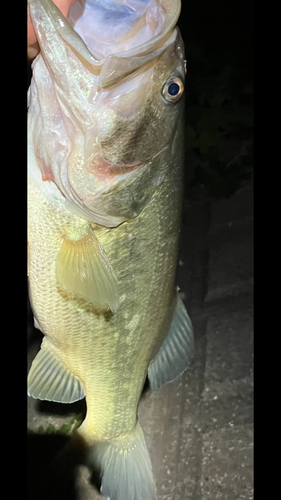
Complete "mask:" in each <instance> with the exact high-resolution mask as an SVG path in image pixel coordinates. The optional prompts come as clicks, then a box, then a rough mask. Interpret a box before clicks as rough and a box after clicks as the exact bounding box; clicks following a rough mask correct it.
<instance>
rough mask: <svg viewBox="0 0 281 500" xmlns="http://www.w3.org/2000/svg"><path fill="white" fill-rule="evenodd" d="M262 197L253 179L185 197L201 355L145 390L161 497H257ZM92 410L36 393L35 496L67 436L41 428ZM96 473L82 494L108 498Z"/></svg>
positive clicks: (186, 292) (184, 266)
mask: <svg viewBox="0 0 281 500" xmlns="http://www.w3.org/2000/svg"><path fill="white" fill-rule="evenodd" d="M252 202H253V192H252V181H247V182H245V183H244V184H243V185H242V187H241V188H240V189H239V190H238V191H237V192H236V193H234V194H233V195H232V196H231V197H230V198H228V199H222V200H210V199H209V198H208V197H203V198H201V199H200V200H197V201H196V200H193V201H192V202H188V201H186V202H185V206H184V220H183V230H182V244H181V251H180V258H179V267H178V285H179V286H180V293H182V296H183V299H184V302H185V304H186V306H187V308H188V311H189V314H190V316H191V319H192V321H193V325H194V330H195V349H196V354H195V358H194V361H193V363H192V365H191V367H190V369H189V370H188V371H187V372H186V373H185V374H184V375H183V376H182V377H181V378H180V379H179V380H178V381H175V382H173V383H172V384H168V385H166V386H165V387H163V388H162V389H160V390H158V391H155V392H153V391H151V390H147V391H145V392H144V394H143V396H142V398H141V401H140V406H139V419H140V422H141V424H142V427H143V430H144V434H145V437H146V441H147V445H148V448H149V450H150V454H151V460H152V464H153V469H154V474H155V478H156V482H157V488H158V495H159V500H188V499H190V500H215V499H223V500H243V499H245V500H252V499H253V442H252V434H253V416H252V407H253V359H252V358H253V345H252V344H253V332H252V329H253V323H252V293H253V291H252V286H253V273H252V260H253V259H252V232H253V227H252V223H253V206H252ZM29 334H30V337H29V351H28V354H29V364H30V363H31V361H32V359H33V357H34V356H35V354H36V352H37V350H38V348H39V344H40V336H38V333H37V334H35V333H34V331H33V328H32V326H31V324H29ZM61 407H63V409H61ZM65 407H67V409H65ZM83 410H84V406H83V402H79V403H77V404H76V403H75V405H56V404H54V403H45V402H44V403H42V402H38V401H35V400H32V399H31V398H28V415H29V416H28V426H29V429H31V430H33V431H34V432H35V433H34V434H31V435H29V449H30V457H29V462H30V478H29V479H30V483H29V484H30V487H29V500H37V499H38V500H39V499H40V500H42V499H43V497H44V494H43V490H42V485H41V484H40V478H41V476H43V475H44V470H45V469H44V466H45V464H46V462H48V460H49V457H51V456H52V453H54V451H50V449H51V448H52V450H55V449H59V448H60V447H61V446H62V442H63V437H61V441H60V436H58V435H51V434H50V435H44V431H43V433H38V429H39V427H40V426H43V428H45V429H46V428H47V427H48V426H50V424H51V425H53V426H54V427H55V428H57V429H58V428H60V427H61V426H62V425H63V424H64V423H65V422H66V421H69V419H70V417H73V416H74V415H75V413H77V412H78V413H79V412H81V411H82V412H83ZM72 425H75V421H74V422H72ZM43 455H44V458H42V456H43ZM88 478H89V472H88V470H87V469H86V468H84V467H80V469H79V479H78V483H79V491H80V496H79V500H80V499H81V500H99V499H102V498H103V497H101V496H100V494H99V493H98V492H97V491H96V490H94V489H93V487H92V486H90V485H89V481H88ZM44 498H45V497H44ZM53 498H54V497H53ZM53 498H52V500H53ZM58 498H61V499H62V498H63V499H65V500H74V499H75V498H76V497H75V494H74V493H73V491H72V493H71V492H69V493H66V492H65V494H61V495H60V497H59V496H58Z"/></svg>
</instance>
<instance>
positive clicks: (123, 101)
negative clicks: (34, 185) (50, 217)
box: [28, 0, 184, 227]
mask: <svg viewBox="0 0 281 500" xmlns="http://www.w3.org/2000/svg"><path fill="white" fill-rule="evenodd" d="M28 1H29V4H30V13H31V17H32V21H33V25H34V29H35V31H36V34H37V38H38V42H39V45H40V49H41V51H40V54H39V56H38V57H37V58H36V59H35V61H34V62H33V83H32V85H31V92H30V108H29V109H30V118H29V130H30V131H32V140H31V143H32V149H33V151H34V155H35V157H36V161H37V165H38V166H39V168H40V169H41V174H42V178H43V180H49V181H51V182H53V183H55V184H56V186H57V188H58V189H59V191H60V192H61V194H62V195H63V197H64V198H65V200H66V203H67V206H68V208H69V209H70V208H72V209H73V210H74V209H75V210H76V211H77V210H78V211H79V214H80V215H81V216H83V214H84V216H85V218H87V219H89V220H91V221H92V222H95V223H98V224H101V225H105V226H107V227H114V226H116V225H118V224H120V223H121V222H124V221H126V220H129V219H131V218H133V217H136V216H137V215H138V214H139V213H140V211H141V210H142V209H143V208H144V206H145V205H146V204H147V203H148V201H149V200H150V199H151V197H152V195H153V193H154V191H155V189H156V187H157V186H158V185H159V184H160V183H161V182H163V179H164V173H163V172H164V170H165V165H166V164H167V162H168V161H169V156H170V155H171V154H172V153H171V152H172V151H173V141H174V136H175V131H176V129H177V122H178V119H177V116H178V114H179V112H180V108H179V110H178V111H177V105H176V106H175V107H174V108H173V107H172V106H169V105H168V106H167V105H166V104H165V103H164V102H163V98H162V88H163V85H164V83H165V81H166V80H167V79H169V78H170V77H171V76H172V75H174V74H175V75H176V77H178V76H182V74H183V76H182V78H183V79H184V72H183V51H182V41H181V37H180V34H179V32H178V30H177V28H176V22H177V20H178V17H179V14H180V2H179V1H172V2H171V0H76V1H75V2H74V3H73V5H72V6H71V8H70V10H69V14H68V18H67V19H66V18H65V17H64V16H63V15H62V13H61V12H60V11H59V9H58V8H57V7H56V6H55V5H54V3H53V2H52V1H51V0H28ZM135 207H137V209H136V208H135ZM75 210H74V211H75Z"/></svg>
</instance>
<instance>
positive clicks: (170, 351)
mask: <svg viewBox="0 0 281 500" xmlns="http://www.w3.org/2000/svg"><path fill="white" fill-rule="evenodd" d="M193 354H194V338H193V328H192V324H191V320H190V318H189V316H188V314H187V311H186V309H185V306H184V303H183V302H182V300H181V299H180V298H179V297H177V303H176V308H175V314H174V317H173V320H172V324H171V327H170V330H169V333H168V335H167V337H166V338H165V340H164V342H163V344H162V345H161V347H160V349H159V352H158V353H157V355H156V356H155V358H154V359H153V360H152V361H151V363H150V365H149V368H148V378H149V382H150V386H151V388H152V389H158V388H159V387H162V385H164V384H166V383H168V382H173V380H175V379H177V378H178V377H179V376H180V375H181V374H182V373H183V372H184V371H185V370H186V368H187V367H188V365H189V364H190V362H191V360H192V358H193Z"/></svg>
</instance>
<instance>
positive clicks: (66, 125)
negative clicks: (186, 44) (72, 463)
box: [28, 0, 193, 500]
mask: <svg viewBox="0 0 281 500" xmlns="http://www.w3.org/2000/svg"><path fill="white" fill-rule="evenodd" d="M29 3H30V13H31V16H32V20H33V24H34V28H35V31H36V32H37V36H38V40H39V44H40V49H41V52H40V54H39V55H38V57H37V58H36V60H35V61H34V63H33V79H32V82H31V88H30V92H29V95H30V99H29V103H30V107H29V113H28V129H29V146H28V164H29V165H28V170H29V173H28V270H29V293H30V298H31V304H32V309H33V311H34V316H35V318H36V319H35V322H36V325H37V326H38V327H39V328H40V330H41V331H42V332H43V334H44V338H43V341H42V345H41V349H40V351H39V353H38V354H37V356H36V357H35V359H34V360H33V363H32V366H31V369H30V372H29V375H28V394H29V395H30V396H32V397H35V398H38V399H42V400H44V399H46V400H50V401H56V402H62V403H72V402H74V401H77V400H79V399H82V398H83V397H85V398H86V405H87V412H86V417H85V420H84V422H83V423H82V425H81V426H80V428H79V429H78V430H77V433H76V439H78V438H79V439H80V440H82V441H83V443H84V446H85V449H86V450H87V463H88V466H89V467H90V468H92V467H93V468H94V469H96V468H98V469H99V470H100V473H101V476H102V481H101V484H102V486H101V491H102V494H103V495H105V496H107V497H110V499H111V500H156V498H157V496H156V490H155V483H154V479H153V473H152V466H151V462H150V458H149V454H148V450H147V447H146V444H145V440H144V436H143V432H142V429H141V426H140V423H139V422H138V419H137V407H138V403H139V399H140V396H141V392H142V389H143V385H144V382H145V379H146V376H147V374H148V377H149V381H150V384H151V387H152V388H155V389H156V388H158V387H161V386H162V385H163V384H165V383H167V382H171V381H172V380H174V379H175V378H177V377H178V376H180V374H181V373H182V372H183V371H184V370H185V369H186V367H187V366H188V365H189V363H190V361H191V359H192V356H193V330H192V325H191V322H190V319H189V317H188V314H187V312H186V310H185V307H184V304H183V303H182V301H181V299H180V298H179V296H178V295H177V290H176V283H175V272H176V265H177V252H178V241H179V230H180V223H181V206H182V191H183V109H184V100H183V97H182V93H183V88H184V84H183V82H184V74H185V73H184V49H183V42H182V39H181V36H180V33H179V31H178V30H177V29H176V28H175V23H176V21H177V18H178V15H179V10H180V4H179V2H178V1H176V0H174V1H170V0H159V1H157V0H153V1H151V2H140V1H139V0H126V3H125V4H126V5H127V7H128V6H130V7H132V6H133V5H134V8H136V9H137V8H140V6H141V5H142V6H141V8H140V11H139V12H137V11H136V16H135V17H136V19H138V18H139V17H140V16H142V13H143V10H142V9H145V10H146V14H147V15H146V16H144V17H143V19H142V23H144V26H145V23H147V26H146V27H147V28H148V29H144V30H143V31H142V29H141V30H139V27H140V26H139V25H135V26H133V28H132V30H131V32H129V34H127V35H126V46H127V45H129V46H130V44H131V49H132V50H131V51H130V50H127V51H125V52H123V53H122V52H120V50H122V48H121V47H122V44H121V45H118V44H119V42H118V43H117V41H116V40H115V38H114V37H115V35H116V33H115V31H114V30H106V31H105V32H104V33H103V41H104V39H105V38H106V40H107V43H108V44H109V47H111V51H113V52H112V53H110V54H109V55H108V56H106V55H104V56H102V57H101V58H100V59H98V58H97V57H96V56H97V54H95V53H92V52H90V49H89V47H88V46H87V36H88V35H89V33H90V35H91V39H94V38H95V40H98V36H99V33H98V30H96V31H95V21H96V20H95V18H94V15H93V13H94V10H93V11H92V10H91V6H93V5H94V4H95V5H96V4H97V2H91V1H89V0H88V1H86V10H85V15H83V12H80V20H79V22H78V21H77V19H76V21H77V26H78V28H79V29H78V28H77V31H78V32H79V34H80V36H81V37H82V40H84V42H85V43H84V42H83V41H82V40H81V38H80V37H79V36H78V35H77V33H76V32H75V30H74V29H73V26H74V28H76V24H75V23H76V21H75V15H76V17H77V11H76V14H75V11H73V10H72V13H71V16H70V18H69V19H70V20H71V23H68V21H67V20H66V19H65V18H64V17H63V16H62V14H61V13H60V12H59V11H58V9H57V8H56V7H55V6H54V4H53V3H52V2H51V0H29ZM111 4H112V6H114V7H116V8H117V3H116V4H115V3H114V2H107V8H108V9H109V11H110V8H111V7H110V5H111ZM125 4H124V6H125ZM79 5H80V7H81V5H82V4H79ZM79 5H78V3H76V8H77V6H78V7H79ZM80 7H79V8H80ZM118 8H119V7H118ZM149 9H152V10H151V11H149ZM119 12H120V11H119ZM74 14H75V15H74ZM111 14H114V12H113V11H112V12H111ZM81 16H82V17H81ZM78 17H79V16H78ZM109 17H110V16H109ZM113 17H114V15H113ZM152 17H153V19H154V24H153V26H154V27H153V29H155V32H154V34H153V33H152V32H151V29H152V28H151V26H152V25H151V24H150V22H151V18H152ZM132 19H133V17H132ZM132 19H131V20H132ZM142 26H143V25H142ZM117 31H118V26H117ZM86 32H87V33H86ZM130 33H131V36H130ZM136 33H138V36H139V39H138V43H139V42H141V37H142V34H143V37H144V38H143V43H142V44H141V45H140V46H136V40H137V39H136V37H135V35H136ZM144 33H145V35H144ZM149 33H150V34H149ZM115 42H116V43H115ZM114 50H116V51H117V52H116V54H115V53H114ZM118 50H119V52H118ZM170 82H174V86H173V87H172V91H171V94H169V85H170ZM175 89H176V90H178V93H179V95H178V96H177V95H176V93H175ZM170 98H171V99H170ZM49 103H50V104H51V105H50V106H49ZM131 103H133V106H132V107H131ZM71 443H72V444H71V446H72V445H73V446H74V448H75V443H77V441H76V440H75V439H74V441H71ZM66 453H67V451H66Z"/></svg>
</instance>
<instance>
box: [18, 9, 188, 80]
mask: <svg viewBox="0 0 281 500" xmlns="http://www.w3.org/2000/svg"><path fill="white" fill-rule="evenodd" d="M28 2H29V5H30V12H31V16H32V17H33V16H38V15H39V16H41V17H42V16H43V17H42V19H43V18H44V16H47V17H46V19H45V18H44V21H46V20H47V23H48V24H49V26H50V27H52V30H55V32H56V33H57V34H59V36H60V39H61V40H62V41H63V42H64V43H65V44H66V46H67V47H68V48H69V49H70V50H72V52H73V53H74V54H75V55H76V56H77V57H78V58H79V59H80V61H81V62H82V63H83V64H84V65H85V66H86V67H87V69H88V70H90V71H91V72H92V73H93V74H96V75H99V86H100V87H101V88H108V87H110V86H112V85H115V84H116V83H117V82H118V81H119V80H120V79H123V78H125V77H126V76H128V75H130V74H132V73H134V72H135V71H137V70H138V69H139V68H141V67H143V66H144V65H145V64H148V63H149V62H151V61H153V60H154V59H156V58H157V57H158V56H159V55H161V54H162V52H163V51H164V50H165V49H166V48H167V46H168V45H170V44H171V40H170V38H171V36H172V35H173V34H174V32H175V26H176V23H177V20H178V18H179V15H180V10H181V2H180V0H160V1H156V0H142V1H141V2H140V1H139V0H125V1H124V2H122V1H117V0H106V1H104V2H100V1H98V0H76V2H74V4H73V5H72V6H71V7H70V9H69V13H68V18H67V19H66V18H65V17H64V16H63V14H62V13H61V12H60V10H59V9H58V8H57V7H56V6H55V4H54V3H53V2H52V1H51V0H28ZM141 6H142V8H141ZM121 7H123V11H122V9H121ZM102 9H103V10H102ZM153 9H154V11H153ZM138 11H139V12H138ZM120 12H121V14H122V13H123V14H122V15H123V19H122V21H123V24H122V23H121V24H120V29H119V31H118V30H115V40H114V39H112V30H113V31H114V27H115V26H117V25H118V24H119V21H118V23H117V22H116V16H117V15H118V14H119V16H120ZM97 14H98V15H97ZM110 14H111V17H110ZM126 14H127V18H128V19H131V21H132V22H131V23H130V22H128V26H129V28H130V29H128V30H127V32H125V33H121V31H122V26H124V19H125V17H126ZM114 16H115V17H114ZM95 18H96V22H95ZM100 19H102V20H103V22H102V23H101V27H99V24H100V23H99V21H100ZM133 21H134V22H133ZM110 22H111V24H110ZM125 24H126V23H125ZM144 25H146V28H147V31H146V33H144V30H143V27H144ZM148 28H150V29H148ZM101 30H102V31H103V33H101ZM120 30H121V31H120ZM105 32H106V33H108V37H107V38H106V37H105ZM96 33H98V35H95V34H96ZM37 36H38V37H39V42H40V43H41V44H42V43H45V42H44V40H43V38H42V37H41V36H40V33H37ZM102 36H103V38H102ZM113 38H114V37H113ZM101 40H102V41H103V43H101ZM50 41H51V40H48V43H49V44H50ZM100 46H102V48H100ZM109 46H110V48H109Z"/></svg>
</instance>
